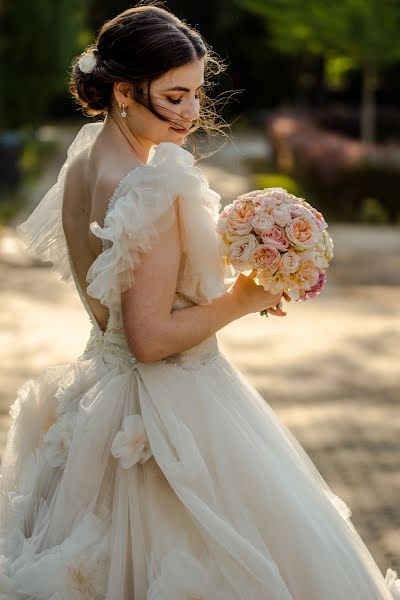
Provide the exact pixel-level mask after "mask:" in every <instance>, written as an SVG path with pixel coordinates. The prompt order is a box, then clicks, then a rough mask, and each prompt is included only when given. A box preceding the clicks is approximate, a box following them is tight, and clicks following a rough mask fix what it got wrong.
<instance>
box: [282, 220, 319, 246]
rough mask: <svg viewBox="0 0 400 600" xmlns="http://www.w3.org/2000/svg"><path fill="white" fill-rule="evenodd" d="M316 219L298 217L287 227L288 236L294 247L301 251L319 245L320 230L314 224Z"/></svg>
mask: <svg viewBox="0 0 400 600" xmlns="http://www.w3.org/2000/svg"><path fill="white" fill-rule="evenodd" d="M313 219H314V217H311V218H308V217H306V216H304V215H303V216H300V217H296V218H295V219H293V220H292V221H291V223H289V225H287V226H286V227H285V232H286V235H287V237H288V239H289V242H291V244H293V246H295V247H297V248H300V249H304V250H305V249H307V248H311V247H312V246H314V245H315V244H317V243H318V237H319V235H320V232H319V229H318V228H317V226H316V225H315V224H314V222H313Z"/></svg>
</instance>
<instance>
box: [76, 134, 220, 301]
mask: <svg viewBox="0 0 400 600" xmlns="http://www.w3.org/2000/svg"><path fill="white" fill-rule="evenodd" d="M176 199H178V203H179V219H180V231H181V241H182V251H183V252H182V264H181V268H180V272H179V275H178V286H177V291H179V292H181V293H182V294H185V295H186V296H188V297H190V298H191V299H192V300H193V301H194V302H196V303H197V304H207V303H209V302H211V300H212V299H213V298H215V297H217V296H219V295H221V294H222V293H223V292H224V290H225V284H224V278H225V273H226V267H225V263H224V261H223V258H222V256H221V253H220V246H219V237H218V234H217V230H216V221H217V219H218V215H219V210H220V206H221V205H220V196H219V195H218V194H217V193H216V192H214V191H213V190H211V189H210V188H209V186H208V182H207V180H206V178H205V177H204V175H203V174H202V172H201V170H200V169H199V168H197V167H196V166H194V158H193V156H192V155H191V154H190V153H189V152H187V151H186V150H184V149H182V148H180V147H179V146H177V145H176V144H172V143H169V142H164V143H161V144H160V145H159V146H157V148H156V150H155V152H154V154H153V156H152V158H151V160H150V161H149V163H148V164H147V165H146V166H143V167H139V168H137V169H135V170H134V171H133V172H131V174H130V175H129V176H128V177H127V178H126V180H125V181H124V183H123V185H122V186H121V187H120V189H119V190H118V193H117V194H116V197H115V198H113V201H112V203H111V205H110V207H109V210H108V211H107V214H106V217H105V220H104V226H103V227H100V226H99V225H98V223H97V222H94V223H91V226H90V228H91V230H92V232H93V233H94V234H95V235H96V236H97V237H99V238H101V239H102V240H103V248H104V250H103V252H102V253H101V254H100V255H99V256H98V257H97V259H96V260H95V261H94V262H93V264H92V265H91V267H90V269H89V271H88V273H87V277H86V279H87V282H88V283H89V286H88V288H87V292H88V294H90V295H91V296H92V297H94V298H97V299H99V300H100V302H101V303H102V304H104V305H106V306H108V307H109V308H110V309H112V308H115V307H118V306H119V305H120V296H121V293H122V292H123V291H125V290H126V289H128V288H129V287H131V285H132V284H134V282H135V278H134V271H135V269H137V267H138V266H139V265H140V254H141V253H143V252H149V251H150V250H151V249H152V248H153V246H154V244H155V243H157V240H158V238H159V234H160V233H161V232H162V231H163V230H165V229H167V228H168V227H170V226H171V225H172V223H173V221H174V219H175V218H176V214H175V208H174V202H175V200H176Z"/></svg>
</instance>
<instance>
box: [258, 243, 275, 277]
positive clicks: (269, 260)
mask: <svg viewBox="0 0 400 600" xmlns="http://www.w3.org/2000/svg"><path fill="white" fill-rule="evenodd" d="M280 257H281V254H280V252H279V250H277V248H274V247H273V246H268V245H267V244H259V245H258V246H257V248H256V249H255V251H254V253H253V266H254V267H256V268H257V269H268V270H270V271H272V272H275V271H276V269H277V268H278V264H279V260H280Z"/></svg>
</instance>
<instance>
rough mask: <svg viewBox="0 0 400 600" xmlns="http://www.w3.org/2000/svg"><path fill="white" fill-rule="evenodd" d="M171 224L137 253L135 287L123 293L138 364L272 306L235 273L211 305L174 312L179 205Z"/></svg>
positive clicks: (125, 318) (124, 314)
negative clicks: (230, 282)
mask: <svg viewBox="0 0 400 600" xmlns="http://www.w3.org/2000/svg"><path fill="white" fill-rule="evenodd" d="M174 208H175V212H176V218H175V220H174V223H173V225H172V226H171V227H170V228H169V229H168V230H166V231H164V232H162V233H160V235H159V239H158V242H157V243H156V244H155V245H154V247H153V248H152V250H151V251H149V252H147V253H143V254H142V255H141V264H140V267H138V268H137V269H136V270H135V273H134V279H135V283H134V284H133V285H132V286H131V288H129V289H128V290H126V291H125V292H123V294H122V295H121V305H122V318H123V324H124V331H125V335H126V338H127V342H128V345H129V347H130V349H131V351H132V352H133V354H134V355H135V356H136V358H137V359H138V360H140V361H141V362H152V361H155V360H159V359H162V358H165V357H166V356H170V355H171V354H175V353H176V352H182V351H183V350H187V349H188V348H191V347H192V346H195V345H196V344H199V343H200V342H202V341H203V340H204V339H206V338H207V337H209V336H210V335H212V334H213V333H215V332H216V331H218V330H219V329H222V327H224V326H225V325H227V324H228V323H230V322H231V321H234V320H235V319H238V318H239V317H241V316H243V315H245V314H247V313H249V312H253V311H254V312H256V311H258V310H261V308H267V307H268V306H274V305H275V304H277V303H278V302H279V299H280V296H281V295H275V296H271V295H270V294H269V293H268V292H265V291H264V290H263V289H262V287H261V286H259V285H256V284H255V283H254V282H253V281H252V280H250V279H249V278H246V277H244V276H242V275H239V277H238V278H236V280H234V281H235V283H234V284H233V285H232V286H231V287H230V288H229V289H228V290H227V291H226V292H225V293H224V294H223V295H222V296H220V297H218V298H216V299H214V300H213V301H212V302H211V303H210V304H206V305H195V306H190V307H187V308H182V309H179V310H172V307H173V304H174V300H175V291H176V285H177V279H178V271H179V265H180V260H181V253H182V249H181V240H180V230H179V218H178V210H179V207H178V201H175V204H174Z"/></svg>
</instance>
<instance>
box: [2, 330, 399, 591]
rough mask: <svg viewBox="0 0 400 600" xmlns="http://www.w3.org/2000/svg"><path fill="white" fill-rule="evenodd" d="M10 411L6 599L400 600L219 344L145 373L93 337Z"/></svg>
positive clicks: (391, 575)
mask: <svg viewBox="0 0 400 600" xmlns="http://www.w3.org/2000/svg"><path fill="white" fill-rule="evenodd" d="M119 341H120V342H121V340H119ZM116 348H117V350H116ZM10 412H11V416H12V417H13V424H12V426H11V428H10V430H9V433H8V437H7V444H6V449H5V452H4V455H3V460H2V465H1V480H0V492H1V494H0V543H1V547H0V554H1V558H0V599H1V600H5V599H7V600H13V599H15V600H34V599H35V600H36V599H40V600H75V599H76V600H82V599H85V600H103V599H107V600H128V599H129V600H133V599H135V600H195V599H196V600H200V599H201V600H253V599H254V600H261V599H263V600H266V599H268V600H392V599H393V598H396V599H397V598H400V586H399V581H398V580H396V575H395V572H394V571H391V570H390V569H389V570H388V573H387V576H386V580H385V579H384V577H383V576H382V574H381V572H380V571H379V569H378V567H377V565H376V563H375V562H374V560H373V558H372V556H371V555H370V553H369V551H368V550H367V548H366V546H365V545H364V543H363V541H362V540H361V538H360V536H359V535H358V533H357V531H356V530H355V529H354V527H353V525H352V523H351V521H350V515H351V513H350V510H349V508H348V507H347V506H346V505H345V504H344V502H342V501H341V499H340V498H338V497H337V496H335V494H334V493H333V492H332V491H331V490H330V488H329V487H328V485H327V484H326V482H325V481H324V480H323V478H322V477H321V475H320V474H319V472H318V471H317V469H316V468H315V466H314V465H313V463H312V462H311V460H310V459H309V457H308V455H307V454H306V453H305V451H304V449H303V448H302V447H301V445H300V444H299V443H298V442H297V440H296V439H295V438H294V436H293V435H292V434H291V432H290V431H289V430H288V429H287V428H286V427H285V426H284V425H283V423H282V422H280V420H279V419H278V417H277V416H276V415H275V413H274V412H273V410H272V409H271V407H270V406H269V405H268V403H266V402H265V400H264V399H263V398H262V397H261V396H260V395H259V394H258V392H257V391H256V390H255V389H254V388H253V387H252V386H251V385H250V384H249V382H248V381H247V380H246V379H245V378H244V377H243V375H242V374H241V373H240V372H239V371H238V370H237V369H236V368H235V367H234V366H233V365H232V364H231V363H230V362H229V360H228V358H227V357H226V356H225V355H224V353H222V352H221V351H220V350H219V349H218V346H217V342H216V338H215V336H212V337H211V338H208V340H205V342H203V343H202V344H199V345H198V346H196V347H194V348H192V349H190V351H187V352H185V353H182V354H180V355H179V356H177V357H170V358H169V359H165V360H161V361H157V362H153V363H146V364H144V363H140V362H138V361H136V360H135V359H134V358H133V357H132V355H130V354H129V352H127V351H126V349H124V348H123V345H122V344H121V343H118V340H115V339H114V340H111V342H110V340H109V342H108V343H105V342H104V340H102V341H101V343H100V342H99V341H96V340H94V342H93V341H92V343H91V344H89V345H88V347H87V350H86V351H85V352H84V354H83V355H82V356H81V357H79V359H78V360H77V361H76V362H74V363H71V364H68V365H62V366H56V367H52V368H48V369H45V370H44V371H43V372H42V374H41V375H40V376H39V377H38V378H37V379H36V380H30V381H27V382H26V383H25V384H24V385H23V386H22V387H21V389H20V390H19V393H18V397H17V400H16V401H15V403H14V404H13V406H12V408H11V411H10Z"/></svg>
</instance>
